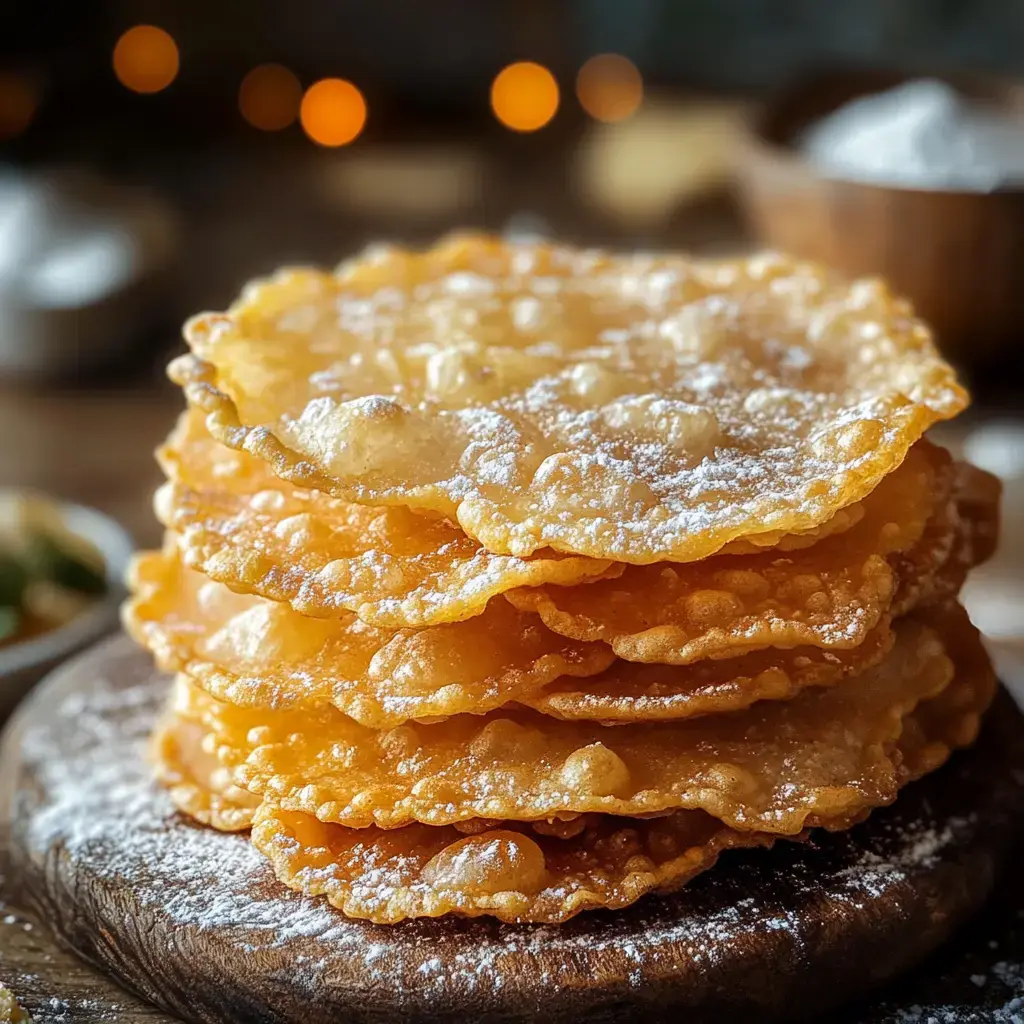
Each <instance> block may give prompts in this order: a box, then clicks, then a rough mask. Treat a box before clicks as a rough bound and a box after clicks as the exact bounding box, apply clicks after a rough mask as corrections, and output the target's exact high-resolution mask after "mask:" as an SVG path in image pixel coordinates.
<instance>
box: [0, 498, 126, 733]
mask: <svg viewBox="0 0 1024 1024" xmlns="http://www.w3.org/2000/svg"><path fill="white" fill-rule="evenodd" d="M56 507H57V509H58V511H59V512H60V514H61V516H62V517H63V519H64V523H65V524H66V526H67V528H68V529H69V530H70V531H71V532H72V533H75V534H77V535H78V536H80V537H84V538H85V539H86V540H88V541H90V542H91V543H92V544H93V545H95V547H96V548H97V550H98V551H99V552H100V553H101V554H102V555H103V560H104V563H105V565H106V571H107V584H108V591H107V593H106V594H105V595H104V596H103V597H102V598H100V599H99V600H98V601H97V602H96V603H95V604H94V605H92V606H91V607H90V608H88V609H86V610H85V611H84V612H82V614H80V615H76V616H75V617H74V618H73V619H71V620H70V621H69V622H67V623H65V624H64V625H63V626H59V627H58V628H57V629H53V630H50V631H49V632H48V633H43V634H41V635H39V636H36V637H33V638H32V639H30V640H23V641H21V642H20V643H13V644H5V645H4V646H0V722H3V721H4V720H6V719H7V717H8V716H9V715H10V713H11V711H13V710H14V707H15V705H16V704H17V703H18V702H19V701H20V700H21V699H22V698H23V697H24V696H25V695H26V694H27V693H28V692H29V690H31V689H32V687H33V686H34V685H35V684H36V683H37V682H39V680H40V679H42V678H43V676H44V675H46V674H47V673H48V672H49V671H50V670H51V669H54V668H56V667H57V666H58V665H59V664H60V663H61V662H62V661H64V660H65V659H66V658H68V657H70V656H71V655H72V654H74V653H76V652H77V651H80V650H81V649H82V648H84V647H87V646H88V645H89V644H91V643H93V642H95V641H96V640H99V639H100V637H102V636H105V635H106V634H107V633H110V632H112V631H113V630H114V629H116V628H117V625H118V606H119V605H120V603H121V600H122V598H123V596H124V573H125V569H126V568H127V567H128V559H129V558H130V557H131V554H132V551H133V549H134V545H133V544H132V540H131V537H129V536H128V534H127V532H126V531H125V530H124V529H123V528H122V527H121V526H120V525H119V524H118V523H117V522H116V521H115V520H113V519H111V518H110V517H109V516H105V515H104V514H103V513H102V512H97V511H96V510H95V509H92V508H86V507H85V506H83V505H72V504H66V503H57V506H56Z"/></svg>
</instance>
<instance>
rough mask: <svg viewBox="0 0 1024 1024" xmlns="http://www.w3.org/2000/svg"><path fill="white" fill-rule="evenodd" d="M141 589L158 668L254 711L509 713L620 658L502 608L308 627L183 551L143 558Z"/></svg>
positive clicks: (132, 605) (367, 717) (136, 613)
mask: <svg viewBox="0 0 1024 1024" xmlns="http://www.w3.org/2000/svg"><path fill="white" fill-rule="evenodd" d="M131 585H132V589H133V590H134V595H135V596H134V597H133V598H132V599H131V600H130V601H129V602H128V604H127V605H126V606H125V609H124V614H123V618H124V622H125V625H126V627H127V629H128V631H129V632H130V633H131V634H132V635H133V636H134V637H135V638H136V640H138V642H139V643H141V644H143V645H144V646H146V647H148V648H149V649H150V650H151V651H152V652H153V654H154V655H155V656H156V659H157V662H158V663H159V664H160V666H161V667H162V668H164V669H166V670H168V671H175V672H176V671H183V672H187V673H188V674H189V675H190V676H191V677H192V678H193V679H195V680H196V681H197V682H198V683H199V684H201V685H202V686H203V687H204V688H206V689H207V690H208V691H209V692H210V693H212V694H214V695H215V696H218V697H222V698H223V699H225V700H228V701H232V702H234V703H236V704H240V705H243V706H246V707H252V708H261V707H267V708H284V707H296V706H301V707H303V708H307V707H312V708H316V707H318V706H320V705H324V704H333V705H334V706H335V707H337V708H339V709H341V710H342V711H344V712H345V714H347V715H350V716H351V717H352V718H354V719H356V720H357V721H360V722H364V723H366V724H368V725H371V726H387V725H390V724H396V723H401V722H404V721H407V720H408V719H411V718H432V717H436V716H444V715H453V714H458V713H460V712H463V711H474V712H480V711H482V710H484V709H486V708H488V707H500V706H501V705H503V704H505V703H507V702H508V701H510V700H515V699H516V697H517V696H518V695H520V694H522V693H528V692H530V691H531V690H533V689H535V688H537V687H538V686H542V685H543V684H544V683H546V682H550V681H551V680H554V679H558V678H560V677H562V676H566V675H569V676H571V675H575V674H585V675H593V674H596V673H597V672H600V671H601V670H602V669H604V668H606V667H607V666H608V665H609V664H611V662H612V661H613V659H614V655H613V654H612V652H611V650H610V649H609V648H608V647H607V646H606V645H604V644H588V643H579V642H578V641H575V640H567V639H566V638H565V637H561V636H559V635H558V634H557V633H552V632H551V631H550V630H548V629H546V628H545V627H544V626H543V625H542V624H541V623H540V622H539V620H537V619H536V618H535V617H534V616H532V615H530V614H529V613H526V612H519V611H517V610H516V609H515V608H513V607H512V606H511V605H510V604H508V602H506V601H503V600H501V599H498V600H497V601H494V602H492V603H491V604H490V605H488V607H487V609H486V610H485V611H484V612H483V614H481V615H478V616H476V617H475V618H472V619H467V620H466V621H464V622H457V623H448V624H445V625H442V626H431V627H429V628H427V629H422V630H386V629H379V628H376V627H373V626H368V625H366V623H364V622H362V621H360V620H359V619H358V618H356V617H355V616H354V615H347V616H345V617H341V618H334V619H312V618H307V617H305V616H302V615H299V614H297V613H296V612H294V611H292V609H291V608H289V607H288V606H287V605H284V604H275V603H273V602H270V601H266V600H264V599H263V598H259V597H252V596H247V595H240V594H233V593H231V591H229V590H228V589H227V588H226V587H224V586H223V585H222V584H219V583H213V582H210V581H208V580H204V578H203V577H202V576H200V575H199V574H198V573H194V572H191V571H190V570H187V569H183V568H182V567H181V565H180V563H179V562H178V560H177V557H176V555H175V553H174V545H173V543H171V544H170V545H169V549H168V550H165V551H163V552H150V553H146V554H142V555H139V556H136V559H135V562H134V565H133V568H132V576H131Z"/></svg>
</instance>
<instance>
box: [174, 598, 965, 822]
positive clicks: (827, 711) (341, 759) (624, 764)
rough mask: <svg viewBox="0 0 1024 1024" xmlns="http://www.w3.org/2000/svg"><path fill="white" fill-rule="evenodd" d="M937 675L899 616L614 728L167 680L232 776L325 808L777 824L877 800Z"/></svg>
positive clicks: (934, 645) (317, 809)
mask: <svg viewBox="0 0 1024 1024" xmlns="http://www.w3.org/2000/svg"><path fill="white" fill-rule="evenodd" d="M952 673H953V664H952V662H951V661H950V659H949V658H948V657H947V656H946V653H945V651H944V648H943V645H942V641H941V640H940V638H939V637H938V635H937V634H936V633H935V632H934V631H933V630H932V629H931V628H929V627H928V626H926V625H924V624H922V623H921V622H918V621H916V620H915V619H912V618H908V619H904V620H902V621H901V622H900V623H899V624H898V627H897V640H896V644H895V646H894V648H893V650H892V651H891V652H890V654H889V655H888V657H886V658H885V659H884V660H883V661H882V662H881V663H880V664H878V665H877V666H875V667H874V668H872V669H869V670H868V671H867V672H865V673H864V674H863V675H861V676H858V677H856V678H854V679H851V680H848V681H847V682H845V683H843V684H840V685H838V686H834V687H831V688H829V689H826V690H808V691H806V692H804V693H802V694H800V695H799V696H798V697H796V698H794V699H793V700H789V701H762V702H760V703H758V704H755V705H753V707H751V708H748V709H747V710H746V711H743V712H740V713H736V714H726V715H708V716H705V717H702V718H698V719H691V720H683V721H681V722H662V723H643V724H635V725H621V726H619V727H617V728H606V727H602V726H600V725H596V724H592V723H581V722H565V721H557V720H555V719H552V718H550V717H547V716H543V715H538V714H536V713H533V712H529V711H525V710H524V711H512V710H505V711H502V712H492V713H491V714H489V715H486V716H483V717H477V716H466V715H461V716H457V717H454V718H449V719H447V720H446V721H444V722H440V723H436V724H433V725H414V724H406V725H403V726H400V727H398V728H395V729H391V730H388V731H384V732H377V731H374V730H370V729H366V728H364V727H362V726H359V725H357V724H356V723H354V722H353V721H351V719H348V718H346V717H345V716H344V715H341V714H340V713H338V712H337V711H336V710H334V709H321V710H319V711H317V712H311V711H302V712H296V711H278V712H269V711H266V710H264V709H243V708H238V707H235V706H232V705H227V704H223V703H220V702H218V701H215V700H213V699H212V698H211V697H209V695H207V694H205V693H203V692H202V691H200V690H198V688H196V687H194V686H189V685H187V684H186V683H185V682H184V681H182V680H179V684H178V685H179V687H180V688H181V689H182V691H183V693H182V697H181V699H182V700H183V701H184V702H185V703H186V704H189V705H191V706H192V707H193V709H194V710H193V714H195V715H196V716H202V717H203V720H204V721H205V722H206V724H207V725H208V727H209V728H210V730H211V732H212V734H213V740H212V741H210V742H212V743H213V744H214V745H215V746H216V749H217V756H218V758H219V759H220V761H221V763H223V764H225V765H227V766H229V767H231V768H232V769H233V770H234V779H235V781H236V782H237V783H239V784H240V785H243V786H245V788H247V789H249V790H250V791H251V792H253V793H255V794H257V795H258V796H261V797H265V798H267V799H269V800H271V801H272V802H274V803H276V804H278V805H280V806H281V807H283V808H284V809H286V810H296V811H303V812H305V813H309V814H313V815H315V816H317V817H319V818H321V819H322V820H325V821H336V822H339V823H342V824H346V825H351V826H355V827H362V826H366V825H370V824H378V825H382V826H384V827H395V826H399V825H403V824H406V823H408V822H410V821H414V820H415V821H421V822H423V823H425V824H431V825H442V824H450V823H452V822H456V821H460V820H464V819H467V818H496V819H504V820H531V819H535V818H556V817H561V816H564V815H569V814H579V813H584V812H589V811H598V812H602V813H608V814H620V815H621V814H624V815H637V814H650V813H658V812H661V811H665V810H672V809H679V808H682V809H691V810H692V809H701V810H706V811H708V812H709V813H711V814H713V815H714V816H715V817H718V818H720V819H721V820H723V821H724V822H726V824H728V825H730V826H732V827H735V828H739V829H749V830H764V831H771V832H777V833H779V834H793V833H796V832H800V831H802V830H803V829H804V828H806V827H807V826H808V825H810V824H815V823H816V822H818V821H819V820H824V819H835V818H838V817H843V816H853V815H856V814H858V813H860V812H861V811H863V810H864V809H865V808H869V807H874V806H878V805H880V804H884V803H887V802H888V801H889V800H891V799H892V798H893V796H894V795H895V792H896V786H897V784H898V778H899V769H898V765H897V764H896V763H894V761H893V758H892V746H893V744H894V743H895V742H896V740H897V739H898V737H899V735H900V732H901V729H902V721H903V718H904V716H905V715H906V714H907V713H908V712H910V711H911V710H912V709H913V708H914V707H916V706H917V704H918V703H920V701H922V700H925V699H927V698H929V697H931V696H934V695H935V694H936V693H938V692H940V691H941V690H942V689H943V688H944V687H945V686H946V685H947V684H948V683H949V681H950V678H951V676H952Z"/></svg>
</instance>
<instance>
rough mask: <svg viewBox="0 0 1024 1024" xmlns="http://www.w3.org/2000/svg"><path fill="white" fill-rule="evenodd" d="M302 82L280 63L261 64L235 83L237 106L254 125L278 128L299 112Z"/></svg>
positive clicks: (275, 130)
mask: <svg viewBox="0 0 1024 1024" xmlns="http://www.w3.org/2000/svg"><path fill="white" fill-rule="evenodd" d="M301 102H302V86H301V85H300V84H299V80H298V79H297V78H296V77H295V75H293V74H292V72H291V71H289V70H288V69H287V68H286V67H284V66H283V65H281V64H260V65H259V67H255V68H253V69H252V71H250V72H249V73H248V74H247V75H246V76H245V78H243V79H242V84H241V85H240V86H239V87H238V109H239V110H240V111H241V112H242V117H244V118H245V119H246V121H248V122H249V124H251V125H252V126H253V127H254V128H259V129H260V130H261V131H265V132H277V131H280V130H281V129H282V128H287V127H288V125H290V124H292V123H293V122H294V121H295V119H296V118H297V117H298V116H299V104H300V103H301Z"/></svg>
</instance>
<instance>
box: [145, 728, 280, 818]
mask: <svg viewBox="0 0 1024 1024" xmlns="http://www.w3.org/2000/svg"><path fill="white" fill-rule="evenodd" d="M204 735H205V731H204V730H203V728H202V726H201V725H200V724H198V723H196V722H194V721H191V720H189V719H188V718H185V717H183V716H178V715H175V714H173V713H171V712H168V713H167V714H166V715H165V716H164V718H163V719H162V720H161V721H160V722H159V723H158V724H157V726H156V729H155V730H154V731H153V736H152V739H151V741H150V758H151V760H152V762H153V765H154V768H155V771H156V777H157V779H158V781H160V782H161V783H162V784H163V785H164V786H166V787H167V791H168V794H169V795H170V798H171V802H172V803H173V804H174V806H175V807H177V808H178V810H179V811H181V812H182V813H184V814H187V815H188V816H189V817H191V818H195V820H196V821H198V822H201V823H202V824H203V825H210V826H211V827H212V828H215V829H217V830H218V831H220V832H241V831H244V830H245V829H247V828H249V827H250V826H251V825H252V819H253V815H254V814H255V812H256V808H257V807H259V805H260V801H259V798H258V797H255V796H253V795H252V794H251V793H250V792H249V791H248V790H245V789H242V788H241V787H240V786H236V785H235V784H234V782H233V781H232V779H231V772H230V771H229V770H228V769H226V768H224V767H223V765H220V764H218V763H217V760H216V758H214V757H212V756H211V755H210V754H209V753H207V752H206V751H205V750H203V746H202V741H203V737H204Z"/></svg>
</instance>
